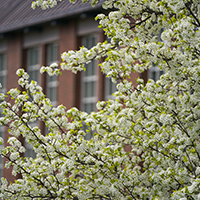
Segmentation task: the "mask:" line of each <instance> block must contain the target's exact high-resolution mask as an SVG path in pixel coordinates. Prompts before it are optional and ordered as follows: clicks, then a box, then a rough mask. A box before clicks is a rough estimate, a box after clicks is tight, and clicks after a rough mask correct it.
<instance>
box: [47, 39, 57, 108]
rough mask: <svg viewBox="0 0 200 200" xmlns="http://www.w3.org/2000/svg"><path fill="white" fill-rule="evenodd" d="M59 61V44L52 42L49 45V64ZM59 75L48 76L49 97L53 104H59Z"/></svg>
mask: <svg viewBox="0 0 200 200" xmlns="http://www.w3.org/2000/svg"><path fill="white" fill-rule="evenodd" d="M52 63H58V45H57V43H52V44H49V45H47V64H48V65H51V64H52ZM57 86H58V81H57V76H47V97H48V98H49V99H50V100H51V102H52V105H54V106H56V104H57Z"/></svg>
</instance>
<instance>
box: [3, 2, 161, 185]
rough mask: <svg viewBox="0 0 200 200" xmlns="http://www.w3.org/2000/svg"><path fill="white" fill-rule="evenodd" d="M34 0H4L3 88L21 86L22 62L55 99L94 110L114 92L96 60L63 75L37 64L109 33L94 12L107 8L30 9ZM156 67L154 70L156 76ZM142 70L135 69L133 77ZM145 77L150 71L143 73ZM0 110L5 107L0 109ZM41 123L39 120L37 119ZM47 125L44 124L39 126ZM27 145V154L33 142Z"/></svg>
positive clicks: (8, 175)
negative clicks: (43, 70)
mask: <svg viewBox="0 0 200 200" xmlns="http://www.w3.org/2000/svg"><path fill="white" fill-rule="evenodd" d="M31 2H32V0H26V1H24V0H15V1H13V0H0V3H1V4H0V82H1V84H2V86H3V87H2V89H1V92H6V91H7V90H9V89H11V88H16V87H18V84H17V81H18V77H17V76H16V70H17V69H18V68H24V69H25V70H26V71H28V73H29V74H30V77H31V79H32V80H35V81H37V82H38V84H39V85H41V86H42V87H43V88H44V92H45V93H46V95H47V97H49V98H50V99H51V101H52V103H53V105H58V104H61V103H62V104H64V105H65V106H66V107H67V109H68V108H71V107H77V108H79V109H81V110H84V111H87V112H90V111H92V110H95V104H96V102H97V101H98V100H105V99H108V98H110V97H111V94H112V92H114V91H115V89H116V88H115V85H114V84H112V83H111V81H110V80H109V79H106V78H105V77H104V75H103V74H102V73H101V72H100V69H99V68H97V67H96V66H97V64H98V63H97V62H95V61H93V62H91V63H90V64H88V65H87V69H88V70H86V72H82V73H78V74H76V75H74V74H72V73H71V72H70V71H64V72H62V76H58V77H48V76H47V75H46V74H43V75H41V74H40V73H39V68H40V67H41V66H42V65H49V64H51V63H52V62H57V63H60V62H61V59H60V54H61V53H62V52H64V51H68V50H75V49H78V48H79V47H80V46H82V45H84V46H87V47H88V48H89V47H91V46H93V45H94V44H95V43H97V42H99V41H103V40H104V39H105V38H104V37H105V36H104V33H103V32H102V30H100V29H98V28H97V26H98V22H96V21H94V17H95V16H96V15H97V14H98V13H101V12H103V11H102V8H101V2H100V3H99V4H98V5H96V6H95V7H91V5H90V4H89V3H86V4H82V3H81V1H78V2H77V3H76V4H70V3H69V2H68V1H63V2H60V3H59V4H58V5H57V6H56V7H54V8H52V9H49V10H45V11H43V10H41V9H40V8H37V9H35V10H32V9H31ZM158 73H160V72H159V71H158V70H156V69H155V70H153V71H152V76H157V74H158ZM138 75H139V74H137V73H136V74H133V76H132V81H133V82H135V78H136V77H138ZM142 76H143V77H147V73H144V74H142ZM0 114H1V113H0ZM39 126H41V125H39ZM40 128H41V129H42V130H43V131H45V127H40ZM0 135H1V136H2V137H4V138H5V140H6V139H7V138H8V134H7V132H6V129H5V127H3V126H0ZM25 145H27V148H28V151H27V155H28V156H30V155H31V153H32V152H31V147H29V146H28V144H25ZM3 163H4V160H3V159H2V158H0V176H4V177H6V178H7V179H8V180H9V181H13V180H14V179H15V177H13V176H11V171H10V169H9V170H7V169H3Z"/></svg>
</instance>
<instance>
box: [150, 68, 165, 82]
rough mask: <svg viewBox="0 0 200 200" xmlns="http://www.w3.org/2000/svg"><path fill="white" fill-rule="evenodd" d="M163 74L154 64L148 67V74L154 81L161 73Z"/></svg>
mask: <svg viewBox="0 0 200 200" xmlns="http://www.w3.org/2000/svg"><path fill="white" fill-rule="evenodd" d="M163 74H164V71H163V70H160V68H159V67H158V66H156V65H153V66H152V67H151V68H150V69H149V73H148V76H149V78H150V79H153V80H154V81H157V80H158V79H159V78H160V76H161V75H163Z"/></svg>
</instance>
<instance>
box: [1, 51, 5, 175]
mask: <svg viewBox="0 0 200 200" xmlns="http://www.w3.org/2000/svg"><path fill="white" fill-rule="evenodd" d="M0 83H1V85H2V88H1V89H0V92H2V93H5V92H6V55H5V54H0ZM2 112H3V111H2V109H0V117H2V116H3V114H2ZM4 132H5V127H4V126H1V125H0V137H4ZM2 175H3V158H2V157H1V156H0V177H2Z"/></svg>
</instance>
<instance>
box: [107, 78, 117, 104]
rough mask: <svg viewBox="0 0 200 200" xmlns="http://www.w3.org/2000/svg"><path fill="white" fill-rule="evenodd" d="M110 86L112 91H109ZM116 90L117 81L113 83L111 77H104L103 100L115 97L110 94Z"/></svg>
mask: <svg viewBox="0 0 200 200" xmlns="http://www.w3.org/2000/svg"><path fill="white" fill-rule="evenodd" d="M110 87H112V89H111V90H112V92H111V93H110ZM116 91H117V83H113V82H112V80H111V78H105V100H109V99H113V100H114V99H115V97H114V96H113V95H112V94H113V93H114V92H116Z"/></svg>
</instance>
